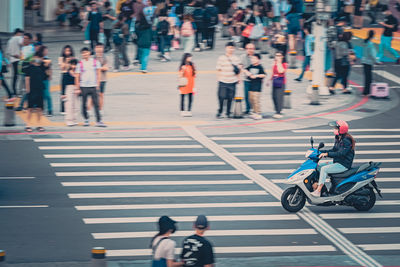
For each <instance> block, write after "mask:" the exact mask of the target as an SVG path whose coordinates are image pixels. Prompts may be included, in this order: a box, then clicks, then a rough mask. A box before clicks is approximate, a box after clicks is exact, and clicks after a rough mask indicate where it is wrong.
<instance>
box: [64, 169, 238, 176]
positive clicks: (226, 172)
mask: <svg viewBox="0 0 400 267" xmlns="http://www.w3.org/2000/svg"><path fill="white" fill-rule="evenodd" d="M224 174H240V172H239V171H236V170H226V171H119V172H117V171H115V172H56V176H64V177H65V176H136V175H142V176H144V175H155V176H156V175H224Z"/></svg>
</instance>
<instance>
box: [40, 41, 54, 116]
mask: <svg viewBox="0 0 400 267" xmlns="http://www.w3.org/2000/svg"><path fill="white" fill-rule="evenodd" d="M48 53H49V50H48V48H47V46H44V45H42V46H41V47H40V48H39V51H38V54H39V57H40V58H41V59H42V64H41V65H40V67H41V68H42V70H43V71H44V73H45V79H44V80H43V83H44V90H43V99H44V101H45V102H46V103H47V117H52V116H53V103H52V100H51V93H50V79H51V74H52V71H51V60H50V59H49V58H48V56H47V55H48Z"/></svg>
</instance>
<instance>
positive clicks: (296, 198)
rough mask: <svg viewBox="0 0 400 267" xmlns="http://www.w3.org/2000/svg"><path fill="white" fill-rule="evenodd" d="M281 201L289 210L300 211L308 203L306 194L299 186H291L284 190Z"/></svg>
mask: <svg viewBox="0 0 400 267" xmlns="http://www.w3.org/2000/svg"><path fill="white" fill-rule="evenodd" d="M281 203H282V207H283V208H284V209H285V210H287V211H289V212H298V211H299V210H301V209H302V208H303V207H304V205H305V204H306V196H305V195H304V193H303V191H302V190H301V189H300V188H298V187H297V186H295V187H290V188H288V189H286V190H285V191H284V192H283V194H282V197H281Z"/></svg>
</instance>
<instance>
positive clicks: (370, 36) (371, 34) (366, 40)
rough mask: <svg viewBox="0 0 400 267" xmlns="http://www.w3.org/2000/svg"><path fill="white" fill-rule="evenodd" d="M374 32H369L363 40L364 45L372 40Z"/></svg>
mask: <svg viewBox="0 0 400 267" xmlns="http://www.w3.org/2000/svg"><path fill="white" fill-rule="evenodd" d="M374 35H375V32H374V31H373V30H369V32H368V37H367V38H366V39H365V40H364V43H368V42H369V41H370V40H371V39H372V38H374Z"/></svg>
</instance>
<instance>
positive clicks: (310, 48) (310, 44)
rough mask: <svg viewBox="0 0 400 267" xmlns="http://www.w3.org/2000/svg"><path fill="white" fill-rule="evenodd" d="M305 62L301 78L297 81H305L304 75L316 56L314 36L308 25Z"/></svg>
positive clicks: (305, 29)
mask: <svg viewBox="0 0 400 267" xmlns="http://www.w3.org/2000/svg"><path fill="white" fill-rule="evenodd" d="M304 34H305V38H304V61H303V67H302V70H301V73H300V76H299V77H298V78H296V79H294V80H295V81H298V82H301V80H302V79H303V76H304V73H305V72H306V70H307V67H310V64H311V57H312V55H313V54H314V42H315V38H314V35H313V34H312V33H311V25H307V26H305V27H304Z"/></svg>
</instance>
